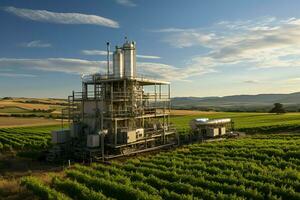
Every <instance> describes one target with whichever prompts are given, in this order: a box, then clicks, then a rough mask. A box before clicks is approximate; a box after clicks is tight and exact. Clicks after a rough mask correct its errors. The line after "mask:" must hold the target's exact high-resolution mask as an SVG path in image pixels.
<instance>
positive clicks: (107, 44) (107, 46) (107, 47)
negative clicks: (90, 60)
mask: <svg viewBox="0 0 300 200" xmlns="http://www.w3.org/2000/svg"><path fill="white" fill-rule="evenodd" d="M106 50H107V77H108V76H109V42H107V43H106Z"/></svg>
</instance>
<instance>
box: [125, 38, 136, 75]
mask: <svg viewBox="0 0 300 200" xmlns="http://www.w3.org/2000/svg"><path fill="white" fill-rule="evenodd" d="M123 52H124V75H125V77H126V78H133V77H136V52H135V43H134V42H128V41H127V42H125V44H124V45H123Z"/></svg>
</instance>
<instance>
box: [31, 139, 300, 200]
mask: <svg viewBox="0 0 300 200" xmlns="http://www.w3.org/2000/svg"><path fill="white" fill-rule="evenodd" d="M299 164H300V134H268V135H265V134H260V135H252V136H248V137H246V138H244V139H238V140H236V139H228V140H225V141H220V142H213V143H202V144H193V145H187V146H184V147H181V148H177V149H176V150H174V151H168V152H161V153H159V154H156V155H152V156H146V157H142V156H139V157H136V158H132V159H128V160H127V161H125V162H122V163H120V162H112V163H110V164H109V165H103V164H92V165H91V166H83V165H78V164H76V165H74V166H72V167H71V168H69V169H67V170H65V176H64V177H63V178H62V177H60V178H59V177H58V178H55V177H54V178H53V180H52V183H50V184H49V182H48V183H45V182H41V181H39V180H36V179H34V180H33V181H31V182H28V183H29V185H30V187H27V188H28V189H30V190H31V191H33V192H34V193H35V194H36V195H37V196H39V197H41V198H43V197H44V196H47V195H56V196H58V197H60V198H55V199H62V198H61V197H62V196H64V197H66V198H68V197H71V198H74V199H110V198H114V199H136V200H138V199H139V200H141V199H145V200H146V199H153V200H158V199H161V200H162V199H167V200H168V199H170V200H171V199H172V200H173V199H178V200H181V199H187V200H188V199H190V200H192V199H193V200H195V199H212V200H213V199H233V200H234V199H261V200H263V199H291V200H292V199H295V200H296V199H300V192H299V191H300V190H299V188H300V167H299V166H300V165H299ZM26 180H32V179H30V178H29V179H26ZM37 183H39V184H37Z"/></svg>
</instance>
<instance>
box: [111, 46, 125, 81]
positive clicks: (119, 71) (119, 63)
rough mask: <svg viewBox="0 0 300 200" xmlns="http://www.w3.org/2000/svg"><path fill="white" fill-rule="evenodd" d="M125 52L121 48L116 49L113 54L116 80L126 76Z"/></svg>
mask: <svg viewBox="0 0 300 200" xmlns="http://www.w3.org/2000/svg"><path fill="white" fill-rule="evenodd" d="M123 57H124V56H123V52H122V49H121V48H118V47H116V51H115V52H114V54H113V72H114V77H115V78H122V77H123V75H124V65H123V60H124V58H123Z"/></svg>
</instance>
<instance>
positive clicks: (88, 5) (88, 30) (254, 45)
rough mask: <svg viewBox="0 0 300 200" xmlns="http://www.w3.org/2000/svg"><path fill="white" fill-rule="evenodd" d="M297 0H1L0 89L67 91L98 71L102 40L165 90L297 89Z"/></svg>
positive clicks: (43, 93) (6, 92) (13, 92)
mask: <svg viewBox="0 0 300 200" xmlns="http://www.w3.org/2000/svg"><path fill="white" fill-rule="evenodd" d="M299 10H300V2H299V1H297V0H294V1H293V0H286V1H282V0H280V1H279V0H272V1H271V0H243V1H242V0H230V1H219V0H218V1H217V0H202V1H199V0H188V1H184V0H181V1H179V0H164V1H162V0H151V1H150V0H101V1H100V0H95V1H86V0H72V1H66V0H48V1H46V0H27V1H22V0H18V1H16V0H1V1H0V27H1V29H0V44H1V45H0V96H1V97H4V96H26V97H66V96H67V95H68V94H70V93H71V91H72V90H80V87H81V82H80V80H81V78H80V77H81V74H88V73H94V72H103V71H104V70H105V55H103V50H105V43H106V41H110V42H111V44H112V46H115V45H120V44H122V43H123V42H124V37H125V36H127V37H128V38H129V39H130V40H135V41H136V42H137V54H138V63H137V65H138V71H139V73H140V74H144V75H149V76H150V77H156V78H159V79H164V80H168V81H171V83H172V96H201V97H202V96H224V95H234V94H258V93H290V92H298V91H300V89H299V87H298V85H300V13H299Z"/></svg>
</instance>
